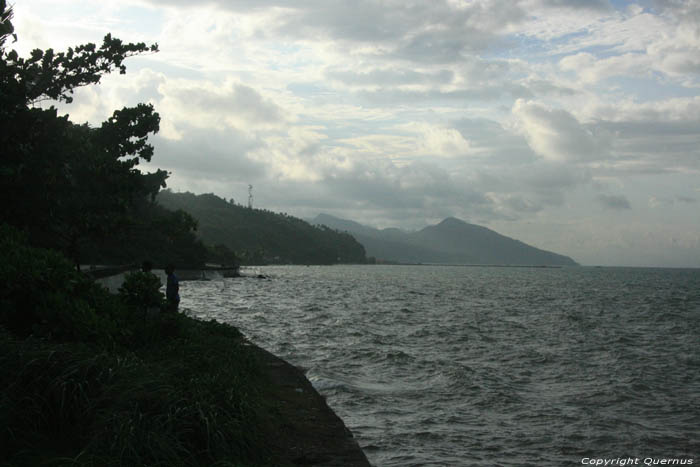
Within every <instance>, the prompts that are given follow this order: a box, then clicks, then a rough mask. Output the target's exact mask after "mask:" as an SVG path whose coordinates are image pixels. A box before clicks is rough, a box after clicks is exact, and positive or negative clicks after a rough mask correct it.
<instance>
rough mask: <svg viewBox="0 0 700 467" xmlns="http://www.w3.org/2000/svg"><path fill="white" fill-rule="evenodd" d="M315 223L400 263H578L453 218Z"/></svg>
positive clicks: (327, 219) (321, 219)
mask: <svg viewBox="0 0 700 467" xmlns="http://www.w3.org/2000/svg"><path fill="white" fill-rule="evenodd" d="M312 223H314V224H319V225H326V226H328V227H330V228H333V229H337V230H341V231H346V232H348V233H350V234H352V235H353V236H354V237H355V238H356V239H357V241H358V242H360V243H361V244H362V245H364V247H365V251H366V252H367V255H368V256H370V257H375V258H377V259H378V260H384V261H392V262H399V263H446V264H497V265H517V266H522V265H528V266H540V265H542V266H575V265H576V262H575V261H574V260H572V259H571V258H569V257H568V256H563V255H559V254H556V253H552V252H550V251H545V250H541V249H539V248H535V247H533V246H530V245H527V244H525V243H523V242H521V241H519V240H515V239H512V238H509V237H506V236H504V235H501V234H499V233H497V232H494V231H493V230H491V229H487V228H486V227H482V226H479V225H474V224H468V223H467V222H464V221H462V220H459V219H455V218H454V217H450V218H447V219H445V220H444V221H442V222H440V223H439V224H437V225H431V226H428V227H426V228H424V229H422V230H419V231H417V232H404V231H401V230H399V229H383V230H379V229H374V228H372V227H367V226H364V225H361V224H358V223H357V222H353V221H349V220H345V219H339V218H337V217H333V216H330V215H328V214H320V215H319V216H317V217H316V218H315V219H314V220H313V221H312Z"/></svg>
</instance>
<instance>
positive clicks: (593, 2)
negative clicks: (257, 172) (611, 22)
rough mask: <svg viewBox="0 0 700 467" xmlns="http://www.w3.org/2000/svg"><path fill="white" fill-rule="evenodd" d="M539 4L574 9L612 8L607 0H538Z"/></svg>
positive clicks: (604, 9) (547, 6)
mask: <svg viewBox="0 0 700 467" xmlns="http://www.w3.org/2000/svg"><path fill="white" fill-rule="evenodd" d="M539 4H540V6H543V7H546V8H571V9H574V10H600V11H610V10H612V9H613V7H612V5H611V4H610V2H609V1H608V0H585V1H581V0H540V1H539Z"/></svg>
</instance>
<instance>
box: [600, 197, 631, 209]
mask: <svg viewBox="0 0 700 467" xmlns="http://www.w3.org/2000/svg"><path fill="white" fill-rule="evenodd" d="M596 199H597V201H598V202H599V203H600V204H601V205H602V206H603V207H604V208H606V209H612V210H615V211H620V210H626V209H632V205H631V204H630V202H629V201H628V200H627V198H625V197H624V196H622V195H606V194H600V195H598V196H597V198H596Z"/></svg>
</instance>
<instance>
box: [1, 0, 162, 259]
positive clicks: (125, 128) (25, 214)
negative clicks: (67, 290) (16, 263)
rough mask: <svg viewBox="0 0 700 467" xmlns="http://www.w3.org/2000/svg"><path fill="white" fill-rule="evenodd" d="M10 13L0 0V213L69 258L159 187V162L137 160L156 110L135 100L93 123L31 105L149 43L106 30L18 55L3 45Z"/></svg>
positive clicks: (147, 154) (65, 98) (146, 151)
mask: <svg viewBox="0 0 700 467" xmlns="http://www.w3.org/2000/svg"><path fill="white" fill-rule="evenodd" d="M11 20H12V10H11V8H8V7H7V4H6V0H0V128H2V131H1V132H0V148H2V152H3V154H2V159H1V160H0V187H1V188H0V193H1V194H2V198H3V201H4V202H3V203H2V205H0V220H2V221H4V222H7V223H11V224H14V225H16V226H18V227H20V228H21V229H23V230H25V231H26V232H27V233H28V235H29V237H30V239H31V240H32V241H33V243H35V244H38V245H41V246H47V247H53V248H57V249H60V250H62V251H63V252H65V253H66V254H68V255H69V256H70V257H71V258H73V260H74V261H75V262H76V264H77V263H78V262H79V257H78V244H79V243H80V242H81V241H82V240H85V239H98V238H100V237H103V236H105V235H106V234H108V233H113V232H114V231H115V229H119V228H120V226H122V225H124V224H125V223H124V218H125V216H127V214H128V212H129V209H130V208H132V207H133V206H134V205H136V204H137V203H139V202H141V201H142V200H143V199H144V198H150V199H151V200H152V199H153V198H154V197H155V195H156V194H157V193H158V191H159V190H160V188H162V187H165V185H166V184H165V180H166V179H167V177H168V173H167V172H165V171H163V170H158V171H156V172H154V173H151V174H144V173H141V172H140V171H139V170H138V169H137V165H138V164H139V162H140V161H141V160H144V161H150V160H151V157H152V156H153V146H151V145H150V144H148V142H147V138H148V135H150V134H153V133H156V132H157V131H158V128H159V123H160V117H159V115H158V114H157V113H156V112H155V110H154V109H153V106H151V105H148V104H139V105H137V106H136V107H132V108H124V109H121V110H117V111H115V112H114V113H113V115H112V116H111V117H110V118H109V119H108V120H107V121H106V122H104V123H102V125H101V126H99V127H97V128H93V127H90V126H88V125H87V124H83V125H77V124H74V123H72V122H70V121H69V120H68V117H67V116H59V115H58V112H57V109H56V108H55V107H53V106H51V107H49V108H48V109H43V108H39V107H37V106H36V105H37V104H38V103H40V102H42V101H59V102H66V103H70V102H72V100H73V98H72V95H73V92H74V90H75V89H76V88H78V87H81V86H86V85H89V84H96V83H99V81H100V78H101V77H102V76H103V75H104V74H106V73H110V72H112V71H114V70H117V69H118V70H119V73H121V74H123V73H125V72H126V67H125V65H124V64H123V62H124V60H125V59H126V58H128V57H130V56H133V55H136V54H141V53H145V52H157V50H158V46H157V45H156V44H154V45H151V46H147V45H146V44H144V43H137V44H133V43H128V44H125V43H123V42H122V41H121V40H119V39H117V38H113V37H112V36H111V35H110V34H108V35H106V36H105V37H104V41H103V43H102V45H101V46H100V47H97V46H95V44H91V43H90V44H85V45H80V46H77V47H75V48H69V49H68V50H67V51H66V52H54V50H53V49H47V50H45V51H42V50H39V49H35V50H33V51H32V52H31V54H30V56H29V58H26V59H25V58H21V57H19V55H18V54H17V52H16V51H15V50H7V47H6V43H7V42H8V40H9V39H10V38H11V37H12V38H13V39H15V40H16V36H15V34H14V27H13V25H12V21H11Z"/></svg>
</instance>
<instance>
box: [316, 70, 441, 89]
mask: <svg viewBox="0 0 700 467" xmlns="http://www.w3.org/2000/svg"><path fill="white" fill-rule="evenodd" d="M326 76H327V77H328V78H330V79H333V80H336V81H340V82H342V83H344V84H348V85H351V86H352V85H357V86H366V85H379V86H400V85H406V84H448V83H450V82H452V80H453V78H454V73H453V72H452V71H451V70H439V71H435V72H418V71H415V70H411V69H407V68H401V69H391V68H388V69H387V68H384V69H379V68H376V69H373V70H370V71H366V72H358V71H355V70H328V71H326Z"/></svg>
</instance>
